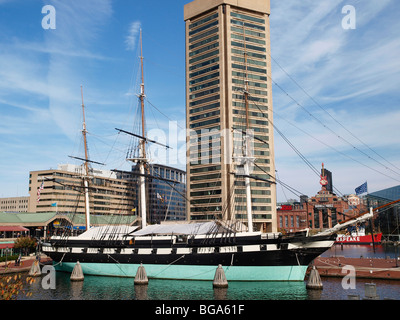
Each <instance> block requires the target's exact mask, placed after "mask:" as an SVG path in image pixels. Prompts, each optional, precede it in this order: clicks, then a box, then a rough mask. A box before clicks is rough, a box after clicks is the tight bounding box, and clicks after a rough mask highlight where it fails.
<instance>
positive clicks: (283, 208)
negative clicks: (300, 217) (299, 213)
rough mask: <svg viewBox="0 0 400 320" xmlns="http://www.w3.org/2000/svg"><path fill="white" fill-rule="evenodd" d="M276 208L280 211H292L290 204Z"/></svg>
mask: <svg viewBox="0 0 400 320" xmlns="http://www.w3.org/2000/svg"><path fill="white" fill-rule="evenodd" d="M278 209H280V210H282V211H292V210H293V208H292V206H291V205H287V204H284V205H281V206H280V207H279V208H278Z"/></svg>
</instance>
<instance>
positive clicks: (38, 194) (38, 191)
mask: <svg viewBox="0 0 400 320" xmlns="http://www.w3.org/2000/svg"><path fill="white" fill-rule="evenodd" d="M43 189H44V181H42V184H41V185H40V187H39V188H38V189H37V202H39V201H40V192H41V191H42V190H43Z"/></svg>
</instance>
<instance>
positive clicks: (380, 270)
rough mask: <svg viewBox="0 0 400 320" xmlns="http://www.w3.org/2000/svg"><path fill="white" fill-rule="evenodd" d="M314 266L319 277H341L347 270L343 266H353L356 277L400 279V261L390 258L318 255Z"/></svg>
mask: <svg viewBox="0 0 400 320" xmlns="http://www.w3.org/2000/svg"><path fill="white" fill-rule="evenodd" d="M314 266H315V267H316V268H317V270H318V272H319V274H320V276H321V277H341V278H343V277H344V276H345V275H346V274H347V273H348V272H349V271H346V269H343V267H344V266H353V267H354V270H355V272H356V277H357V278H368V279H387V280H400V261H398V260H397V261H396V259H391V258H387V259H386V258H363V257H360V258H349V257H344V256H336V257H318V258H317V259H315V260H314ZM309 269H310V268H309ZM308 271H309V270H308Z"/></svg>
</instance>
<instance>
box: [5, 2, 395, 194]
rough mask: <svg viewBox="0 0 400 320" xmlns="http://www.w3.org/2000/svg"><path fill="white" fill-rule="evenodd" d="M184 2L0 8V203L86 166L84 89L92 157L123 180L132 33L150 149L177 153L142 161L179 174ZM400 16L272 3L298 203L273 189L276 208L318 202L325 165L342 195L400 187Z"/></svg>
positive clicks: (384, 5) (133, 102)
mask: <svg viewBox="0 0 400 320" xmlns="http://www.w3.org/2000/svg"><path fill="white" fill-rule="evenodd" d="M188 2H190V1H189V0H168V1H167V0H163V1H161V0H154V1H138V0H131V1H126V0H79V1H76V0H69V1H60V0H58V1H57V0H44V1H39V0H28V1H27V0H0V197H14V196H27V195H28V194H29V191H28V187H29V172H30V171H35V170H45V169H50V168H56V167H57V165H58V164H63V163H72V164H80V162H79V161H78V160H75V159H72V158H70V157H69V156H76V157H83V156H84V152H83V142H82V133H81V130H82V120H83V117H82V107H81V104H82V100H81V86H82V89H83V99H84V105H85V117H86V119H85V120H86V126H87V130H88V146H89V154H90V158H91V159H92V160H94V161H98V162H101V163H104V164H105V165H104V166H101V167H99V168H101V169H105V170H110V169H119V170H129V167H130V163H129V162H127V161H126V153H127V150H128V147H129V143H130V139H129V138H128V137H127V136H126V135H123V134H119V133H118V131H117V130H115V128H120V129H123V130H127V131H130V130H131V129H132V128H133V126H134V123H135V115H136V110H137V106H138V103H137V96H136V94H137V93H138V90H139V87H138V86H139V84H140V77H139V58H138V57H139V56H140V51H139V46H138V43H139V30H140V29H142V30H143V31H142V32H143V56H144V66H145V67H144V78H145V93H146V126H147V132H148V136H149V137H150V138H152V139H155V140H158V141H160V142H165V143H167V144H169V145H170V146H172V147H173V149H170V150H168V152H167V151H165V150H164V149H162V150H160V149H150V154H151V155H150V158H151V159H153V160H154V161H155V162H160V163H164V164H167V165H170V166H174V167H178V168H181V169H185V163H186V160H185V145H184V141H185V24H184V21H183V6H184V5H185V4H186V3H188ZM48 6H50V7H48ZM49 8H50V9H49ZM399 15H400V3H399V2H398V1H396V0H379V1H378V0H329V1H328V0H323V1H321V0H303V1H301V2H299V1H296V0H285V1H277V0H271V16H270V23H271V57H272V65H271V69H272V90H273V110H274V118H273V120H272V121H271V122H272V123H273V124H274V126H275V127H276V128H277V130H276V131H275V133H274V145H275V165H276V170H277V177H278V179H279V180H281V181H283V182H284V183H285V184H287V185H289V186H291V187H292V188H294V189H295V190H296V192H295V193H292V192H291V191H289V190H287V189H284V188H283V187H282V185H280V184H278V185H277V198H278V199H277V200H278V201H286V200H287V199H291V198H294V199H298V197H297V196H298V194H299V193H301V194H306V195H309V196H313V195H315V194H316V193H317V192H318V191H319V190H320V185H319V177H318V175H317V174H316V173H315V172H314V171H315V170H317V171H319V170H320V168H321V164H322V163H324V164H325V168H326V169H328V170H330V171H332V173H333V184H334V187H335V189H336V191H337V192H338V193H339V192H340V194H350V193H354V189H355V188H356V187H358V186H359V185H361V184H362V183H364V182H365V181H367V182H368V191H369V192H374V191H378V190H381V189H384V188H389V187H392V186H396V185H400V148H399V142H400V124H399V123H400V108H399V104H400V91H399V88H400V59H399V58H398V55H399V53H400V34H399V32H398V30H400V20H399V19H398V16H399ZM54 17H55V19H54ZM278 130H279V131H278ZM288 142H289V143H288ZM290 144H291V145H293V146H295V149H293V148H292V147H290ZM299 155H300V156H301V157H300V156H299ZM302 158H303V159H306V160H307V163H308V164H307V163H306V162H305V161H303V160H302ZM310 167H311V168H310ZM312 168H314V169H312Z"/></svg>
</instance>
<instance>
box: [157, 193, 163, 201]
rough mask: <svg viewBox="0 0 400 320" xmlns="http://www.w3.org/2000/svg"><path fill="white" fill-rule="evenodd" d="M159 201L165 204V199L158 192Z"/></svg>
mask: <svg viewBox="0 0 400 320" xmlns="http://www.w3.org/2000/svg"><path fill="white" fill-rule="evenodd" d="M157 199H159V200H161V202H164V198H163V197H162V195H160V194H159V193H158V192H157Z"/></svg>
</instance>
